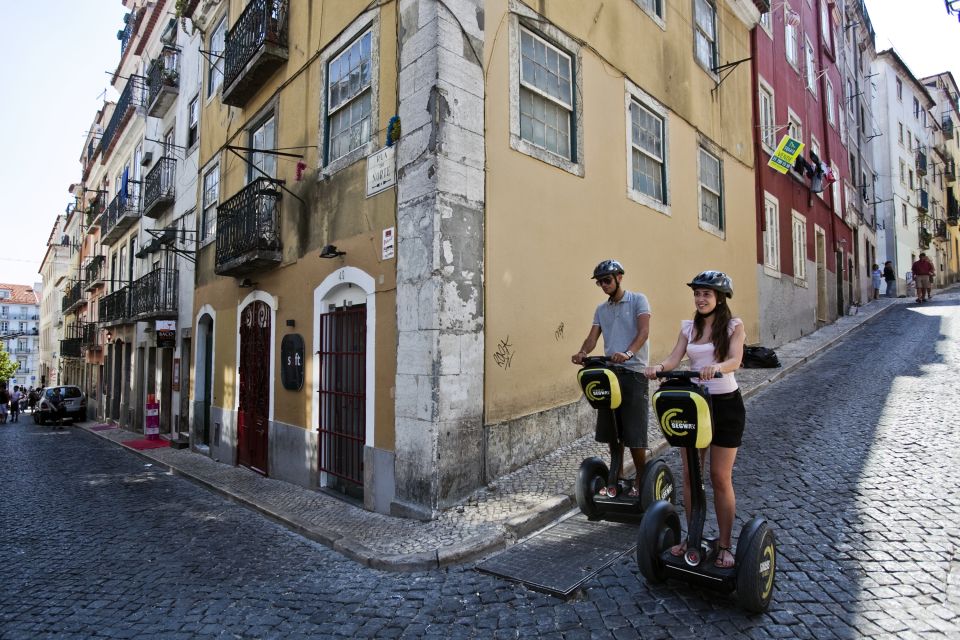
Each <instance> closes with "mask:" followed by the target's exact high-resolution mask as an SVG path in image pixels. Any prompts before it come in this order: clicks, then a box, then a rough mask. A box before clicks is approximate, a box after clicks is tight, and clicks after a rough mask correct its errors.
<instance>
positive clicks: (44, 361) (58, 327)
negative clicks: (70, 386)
mask: <svg viewBox="0 0 960 640" xmlns="http://www.w3.org/2000/svg"><path fill="white" fill-rule="evenodd" d="M65 222H66V217H65V216H63V215H58V216H57V217H56V219H55V220H54V222H53V226H52V228H51V229H50V236H49V237H48V238H47V248H46V251H45V252H44V255H43V260H41V262H40V278H41V281H42V285H41V291H40V329H39V334H40V340H39V342H40V345H39V348H40V363H39V367H38V369H39V376H38V378H37V379H38V380H39V381H40V384H39V385H38V386H47V385H53V384H60V368H61V361H60V339H61V337H62V331H63V327H64V324H63V317H62V312H63V311H62V307H63V290H62V284H63V281H64V279H65V278H66V276H67V267H68V264H69V258H70V247H69V241H68V243H67V244H66V245H64V243H63V237H64V229H65Z"/></svg>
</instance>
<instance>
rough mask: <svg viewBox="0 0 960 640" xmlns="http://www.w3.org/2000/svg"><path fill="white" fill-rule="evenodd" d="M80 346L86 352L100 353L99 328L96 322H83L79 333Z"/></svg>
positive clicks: (101, 344) (101, 346)
mask: <svg viewBox="0 0 960 640" xmlns="http://www.w3.org/2000/svg"><path fill="white" fill-rule="evenodd" d="M80 346H81V348H82V349H84V350H86V351H100V350H101V349H103V343H102V342H101V341H100V327H99V326H98V325H97V323H96V322H84V323H83V329H82V330H81V333H80Z"/></svg>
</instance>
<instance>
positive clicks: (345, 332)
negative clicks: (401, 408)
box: [318, 304, 367, 497]
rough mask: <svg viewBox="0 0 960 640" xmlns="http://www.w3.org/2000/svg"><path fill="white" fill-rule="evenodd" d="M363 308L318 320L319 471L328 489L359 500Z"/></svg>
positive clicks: (363, 391) (363, 430)
mask: <svg viewBox="0 0 960 640" xmlns="http://www.w3.org/2000/svg"><path fill="white" fill-rule="evenodd" d="M366 344H367V307H366V305H364V304H359V305H353V306H345V307H340V308H337V309H335V310H333V311H331V312H329V313H324V314H322V315H321V316H320V351H319V352H318V354H319V356H320V381H319V382H320V384H319V387H320V390H319V393H320V416H319V417H320V424H319V430H320V471H321V473H325V474H327V478H326V486H327V487H330V488H333V489H337V490H339V491H341V492H343V493H347V494H349V495H353V496H355V497H361V496H362V495H363V448H364V445H365V444H366V430H367V421H366V404H367V403H366V377H367V365H366V358H367V354H366Z"/></svg>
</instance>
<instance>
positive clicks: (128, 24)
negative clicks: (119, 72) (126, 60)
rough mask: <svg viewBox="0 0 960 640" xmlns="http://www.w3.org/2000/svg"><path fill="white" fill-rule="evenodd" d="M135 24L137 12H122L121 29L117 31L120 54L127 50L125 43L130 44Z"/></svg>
mask: <svg viewBox="0 0 960 640" xmlns="http://www.w3.org/2000/svg"><path fill="white" fill-rule="evenodd" d="M136 26H137V14H136V12H134V11H131V12H130V13H127V14H124V16H123V29H120V30H119V31H117V40H119V41H120V55H121V56H122V55H123V53H124V52H125V51H126V50H127V45H129V44H130V39H131V38H133V33H134V29H135V28H136Z"/></svg>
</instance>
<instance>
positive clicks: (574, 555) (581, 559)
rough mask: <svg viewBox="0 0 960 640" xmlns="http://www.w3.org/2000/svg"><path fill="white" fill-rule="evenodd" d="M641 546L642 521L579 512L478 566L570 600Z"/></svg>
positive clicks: (482, 569)
mask: <svg viewBox="0 0 960 640" xmlns="http://www.w3.org/2000/svg"><path fill="white" fill-rule="evenodd" d="M636 547H637V525H636V524H625V523H616V522H602V521H601V522H590V521H589V520H587V518H586V516H584V515H583V514H577V515H575V516H573V517H571V518H568V519H566V520H564V521H562V522H559V523H557V524H556V525H554V526H552V527H550V528H549V529H546V530H544V531H542V532H540V533H538V534H536V535H535V536H533V537H532V538H529V539H528V540H525V541H524V542H521V543H520V544H517V545H515V546H513V547H510V548H509V549H507V550H506V551H503V552H501V553H499V554H497V555H495V556H493V557H492V558H489V559H487V560H485V561H484V562H481V563H480V564H478V565H477V567H476V568H477V570H478V571H483V572H484V573H490V574H492V575H495V576H499V577H501V578H506V579H507V580H514V581H516V582H521V583H523V584H525V585H527V586H528V587H530V588H531V589H535V590H537V591H543V592H545V593H549V594H551V595H555V596H561V597H564V598H565V597H567V596H569V595H570V594H571V593H573V592H574V591H576V590H577V589H579V588H580V586H581V585H582V584H583V583H584V582H586V581H587V580H589V579H590V578H592V577H593V576H595V575H597V574H598V573H600V572H601V571H603V570H604V569H606V568H607V567H609V566H610V565H611V564H613V563H614V562H615V561H616V560H617V559H618V558H620V556H622V555H624V554H626V553H630V552H631V551H633V550H634V549H636Z"/></svg>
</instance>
